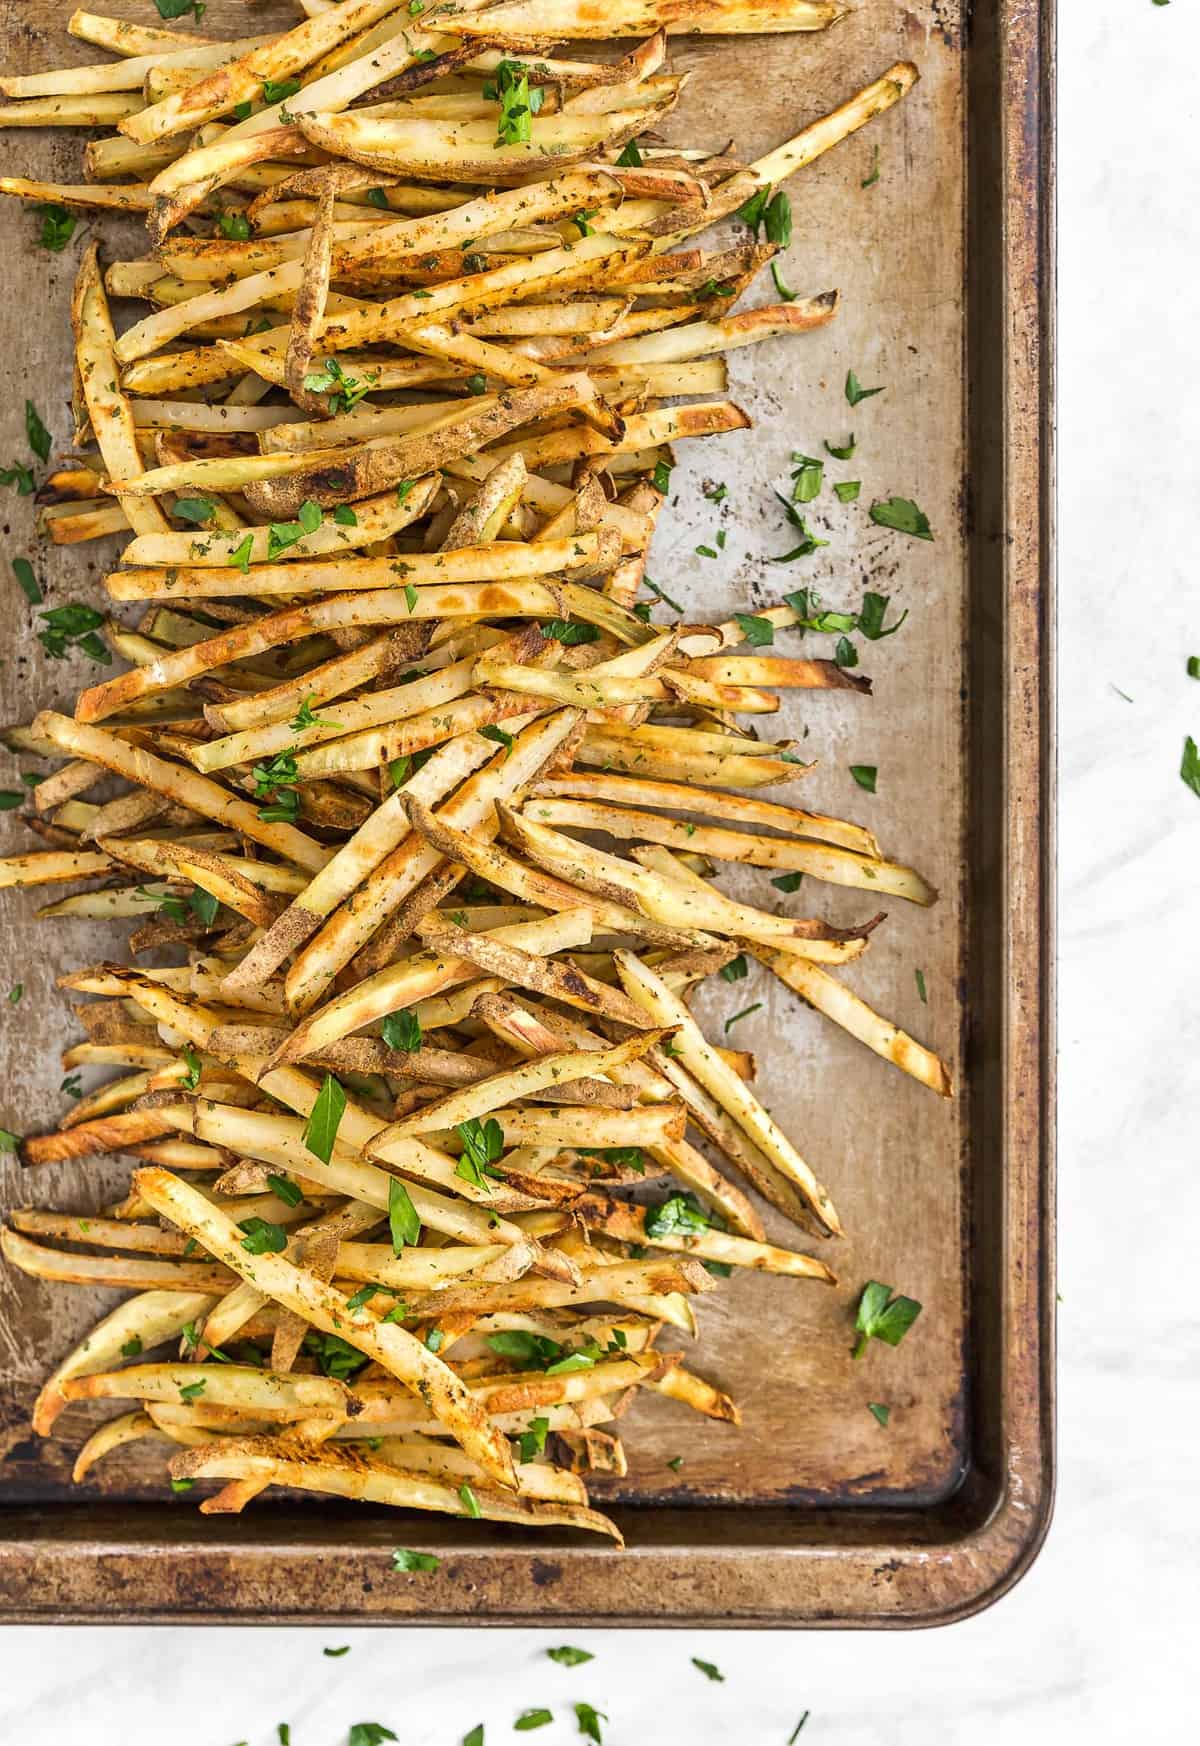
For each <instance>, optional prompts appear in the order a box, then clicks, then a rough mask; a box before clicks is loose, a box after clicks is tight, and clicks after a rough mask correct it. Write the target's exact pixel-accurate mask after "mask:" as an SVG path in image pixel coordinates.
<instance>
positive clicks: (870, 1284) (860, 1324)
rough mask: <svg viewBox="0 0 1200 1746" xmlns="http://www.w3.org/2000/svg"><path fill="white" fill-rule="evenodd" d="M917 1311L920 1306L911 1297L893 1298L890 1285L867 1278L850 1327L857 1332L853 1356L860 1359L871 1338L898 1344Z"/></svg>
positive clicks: (917, 1313) (919, 1310)
mask: <svg viewBox="0 0 1200 1746" xmlns="http://www.w3.org/2000/svg"><path fill="white" fill-rule="evenodd" d="M920 1313H921V1305H920V1304H919V1303H918V1302H917V1300H916V1299H915V1298H913V1297H893V1296H892V1287H891V1286H890V1285H881V1284H880V1283H879V1281H878V1280H877V1279H870V1280H868V1281H867V1283H866V1285H865V1286H864V1287H863V1294H862V1296H861V1298H860V1299H859V1301H858V1315H857V1316H856V1318H855V1322H854V1326H855V1330H856V1331H857V1333H858V1340H857V1342H856V1343H855V1347H854V1352H853V1356H854V1357H855V1358H861V1357H862V1355H863V1353H864V1352H865V1351H866V1349H867V1347H868V1345H869V1344H870V1342H871V1341H872V1340H883V1341H884V1342H885V1344H887V1345H889V1346H898V1345H899V1344H900V1342H901V1340H902V1339H903V1338H904V1336H905V1334H907V1332H908V1330H909V1329H910V1328H911V1327H912V1325H913V1323H914V1322H915V1321H916V1319H917V1317H918V1316H919V1315H920Z"/></svg>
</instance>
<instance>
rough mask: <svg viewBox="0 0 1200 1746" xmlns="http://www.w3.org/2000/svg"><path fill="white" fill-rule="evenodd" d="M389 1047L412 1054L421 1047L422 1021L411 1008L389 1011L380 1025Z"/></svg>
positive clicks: (405, 1053) (402, 1052)
mask: <svg viewBox="0 0 1200 1746" xmlns="http://www.w3.org/2000/svg"><path fill="white" fill-rule="evenodd" d="M379 1028H380V1031H381V1033H382V1035H383V1040H384V1042H385V1043H386V1044H387V1046H388V1048H389V1049H395V1050H397V1051H398V1052H399V1053H400V1054H404V1055H411V1054H412V1053H413V1052H414V1050H417V1049H419V1048H420V1047H421V1021H420V1019H419V1018H418V1017H417V1015H416V1013H415V1012H414V1011H412V1009H411V1008H406V1009H405V1010H404V1011H402V1012H389V1013H388V1015H387V1017H386V1018H385V1019H384V1021H383V1023H382V1025H381V1026H380V1027H379Z"/></svg>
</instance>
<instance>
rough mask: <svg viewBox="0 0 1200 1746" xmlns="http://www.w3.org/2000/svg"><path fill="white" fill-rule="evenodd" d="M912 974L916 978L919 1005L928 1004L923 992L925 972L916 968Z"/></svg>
mask: <svg viewBox="0 0 1200 1746" xmlns="http://www.w3.org/2000/svg"><path fill="white" fill-rule="evenodd" d="M914 975H915V976H916V979H917V993H918V994H919V995H920V997H921V1005H922V1006H928V1005H929V1000H928V997H927V995H926V993H925V972H924V971H923V970H917V971H914Z"/></svg>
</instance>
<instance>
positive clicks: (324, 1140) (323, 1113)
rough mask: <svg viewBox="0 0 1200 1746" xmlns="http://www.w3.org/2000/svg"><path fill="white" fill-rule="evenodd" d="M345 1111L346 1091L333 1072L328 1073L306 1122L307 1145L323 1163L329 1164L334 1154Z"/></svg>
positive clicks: (305, 1140)
mask: <svg viewBox="0 0 1200 1746" xmlns="http://www.w3.org/2000/svg"><path fill="white" fill-rule="evenodd" d="M345 1113H346V1093H345V1092H344V1091H343V1090H342V1087H341V1085H340V1084H339V1083H338V1081H337V1080H336V1079H335V1078H334V1076H333V1074H332V1073H327V1074H326V1075H325V1082H324V1084H323V1085H322V1086H321V1089H320V1091H319V1092H318V1093H317V1101H316V1102H315V1103H314V1104H313V1106H312V1113H311V1115H310V1116H309V1118H308V1120H307V1122H306V1123H305V1124H304V1144H305V1147H306V1149H307V1150H308V1151H310V1152H311V1153H312V1155H313V1157H314V1158H319V1159H320V1160H321V1162H322V1164H328V1162H329V1160H330V1158H331V1157H332V1156H333V1147H334V1142H335V1140H336V1139H337V1131H338V1128H339V1126H340V1125H341V1120H342V1117H343V1115H344V1114H345Z"/></svg>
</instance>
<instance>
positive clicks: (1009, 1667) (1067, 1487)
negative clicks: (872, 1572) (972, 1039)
mask: <svg viewBox="0 0 1200 1746" xmlns="http://www.w3.org/2000/svg"><path fill="white" fill-rule="evenodd" d="M1060 11H1061V14H1062V17H1061V40H1060V66H1061V111H1060V140H1061V153H1060V166H1059V188H1060V203H1061V290H1062V313H1061V318H1060V406H1061V416H1060V445H1059V452H1060V457H1061V607H1060V622H1061V775H1062V854H1061V865H1062V882H1061V920H1060V941H1061V958H1062V991H1061V992H1062V1000H1061V1041H1062V1087H1061V1145H1060V1152H1061V1233H1062V1243H1061V1288H1062V1295H1063V1304H1062V1307H1061V1311H1060V1339H1061V1377H1060V1387H1059V1401H1060V1412H1061V1442H1060V1474H1059V1503H1058V1513H1057V1519H1056V1522H1055V1524H1054V1527H1053V1530H1052V1532H1051V1535H1050V1539H1049V1543H1048V1545H1047V1547H1046V1549H1045V1551H1044V1552H1043V1553H1042V1556H1041V1558H1040V1559H1039V1561H1038V1563H1037V1564H1036V1566H1035V1567H1034V1569H1033V1570H1032V1572H1031V1573H1030V1574H1029V1575H1028V1576H1027V1577H1026V1579H1025V1581H1024V1582H1023V1583H1022V1584H1021V1585H1020V1587H1019V1588H1018V1589H1017V1590H1016V1591H1014V1592H1013V1593H1012V1594H1011V1595H1009V1596H1008V1597H1007V1598H1006V1599H1005V1600H1003V1601H1002V1602H1001V1603H1000V1604H999V1606H997V1607H995V1608H993V1609H992V1610H991V1611H989V1612H987V1613H985V1614H984V1615H982V1616H981V1617H979V1618H976V1619H973V1620H970V1621H968V1622H967V1623H964V1624H961V1625H957V1626H954V1627H952V1628H950V1629H948V1630H942V1631H936V1632H927V1633H919V1634H914V1635H909V1634H888V1635H875V1636H865V1637H864V1636H857V1635H854V1636H852V1635H849V1634H836V1635H822V1636H819V1637H818V1636H807V1637H781V1636H768V1635H763V1634H757V1633H751V1634H740V1635H734V1634H723V1633H716V1632H708V1633H687V1634H685V1635H676V1634H664V1635H656V1634H655V1635H652V1634H650V1633H642V1632H636V1633H627V1634H618V1633H605V1632H588V1631H583V1632H572V1633H570V1634H569V1636H570V1638H571V1640H573V1641H576V1642H580V1643H583V1644H585V1645H586V1646H587V1647H589V1648H590V1649H592V1650H594V1651H595V1652H596V1659H595V1661H594V1662H593V1663H591V1664H590V1665H589V1666H587V1667H584V1668H581V1669H577V1670H574V1671H571V1670H565V1669H562V1668H559V1667H557V1666H555V1665H553V1664H552V1663H550V1662H548V1661H547V1660H546V1659H545V1655H544V1650H545V1648H546V1646H547V1643H548V1642H551V1641H553V1640H554V1639H553V1638H547V1637H546V1636H544V1635H543V1634H541V1633H538V1632H533V1631H520V1632H471V1633H468V1632H466V1631H460V1630H444V1631H437V1632H431V1633H426V1634H419V1635H413V1634H404V1633H399V1632H395V1633H387V1632H368V1631H347V1632H340V1633H337V1632H320V1633H313V1632H308V1631H303V1630H275V1631H270V1632H256V1633H246V1632H234V1631H232V1630H204V1631H202V1630H190V1631H189V1630H132V1629H120V1630H102V1629H95V1630H76V1631H72V1632H70V1633H67V1632H65V1631H52V1630H48V1629H22V1630H10V1631H8V1632H7V1633H5V1634H4V1636H3V1637H2V1638H0V1724H2V1726H0V1736H2V1737H3V1738H4V1739H6V1740H11V1741H13V1742H14V1743H15V1742H17V1741H21V1742H26V1741H29V1742H32V1741H35V1740H38V1741H41V1740H45V1741H55V1742H62V1743H63V1746H82V1742H84V1741H85V1740H86V1741H87V1742H88V1746H159V1743H160V1742H162V1741H164V1740H170V1741H171V1742H172V1746H233V1743H234V1742H237V1741H246V1742H248V1743H249V1746H271V1743H273V1742H274V1741H275V1740H276V1738H277V1736H276V1724H277V1723H278V1722H281V1721H287V1722H289V1723H290V1725H291V1730H292V1739H293V1741H294V1742H295V1746H344V1743H345V1741H346V1738H347V1733H348V1729H349V1725H350V1724H351V1723H352V1722H354V1721H356V1720H360V1719H364V1718H371V1719H375V1720H379V1721H382V1722H384V1723H386V1724H388V1725H389V1726H390V1727H392V1728H393V1729H394V1730H395V1732H396V1734H397V1735H398V1736H399V1738H400V1740H401V1741H402V1742H403V1743H404V1746H457V1742H458V1741H459V1740H460V1739H461V1738H462V1736H463V1735H464V1734H465V1733H466V1732H467V1730H468V1729H469V1728H470V1727H471V1726H472V1725H473V1724H475V1723H476V1722H479V1721H486V1723H487V1740H488V1742H489V1746H493V1743H494V1742H496V1741H499V1740H508V1739H510V1738H515V1736H513V1735H512V1734H511V1733H510V1725H511V1721H512V1719H513V1717H514V1716H515V1715H516V1714H517V1713H518V1712H519V1711H520V1710H521V1709H523V1708H525V1707H527V1706H531V1705H538V1704H547V1705H549V1706H551V1707H553V1708H557V1709H559V1710H560V1711H561V1712H562V1717H563V1719H560V1720H559V1721H558V1722H556V1724H555V1725H554V1727H553V1728H548V1729H546V1730H545V1731H544V1732H539V1733H538V1734H537V1735H536V1736H535V1738H536V1739H537V1740H538V1741H539V1743H542V1746H560V1743H565V1742H567V1741H568V1740H574V1739H576V1738H578V1736H577V1735H576V1732H575V1727H574V1720H573V1718H572V1717H571V1716H570V1712H569V1710H568V1709H567V1707H566V1706H567V1705H568V1703H569V1702H571V1701H574V1700H575V1699H577V1698H582V1699H586V1700H587V1701H589V1702H591V1703H593V1704H595V1705H596V1706H597V1707H598V1708H600V1709H602V1710H606V1711H607V1712H608V1714H609V1716H610V1718H611V1721H610V1724H609V1726H608V1727H607V1729H606V1732H605V1737H606V1741H608V1742H610V1743H611V1746H633V1743H634V1742H638V1743H647V1746H660V1743H661V1746H684V1743H685V1742H686V1743H687V1746H707V1743H709V1742H716V1741H718V1740H720V1741H725V1740H729V1739H736V1740H738V1741H742V1740H745V1741H747V1742H751V1741H752V1742H755V1743H756V1746H757V1743H760V1742H761V1743H762V1746H784V1742H785V1741H787V1739H788V1736H789V1734H790V1733H791V1731H792V1729H793V1727H794V1725H795V1723H796V1721H797V1719H798V1717H799V1716H800V1714H801V1713H802V1712H803V1711H804V1710H805V1709H809V1710H810V1711H811V1719H810V1721H809V1723H808V1725H807V1728H806V1729H805V1731H804V1733H803V1735H802V1736H801V1740H802V1741H803V1742H807V1741H809V1740H812V1741H813V1742H814V1746H816V1743H817V1742H821V1743H825V1742H830V1743H836V1746H860V1743H861V1746H867V1743H874V1742H884V1741H886V1742H888V1746H930V1743H932V1742H937V1743H938V1746H958V1743H960V1742H961V1743H963V1746H966V1743H968V1742H969V1746H1000V1743H1001V1742H1003V1743H1004V1746H1009V1743H1010V1742H1011V1741H1012V1740H1014V1739H1016V1738H1021V1739H1024V1740H1028V1741H1031V1742H1041V1741H1044V1740H1050V1739H1054V1740H1055V1741H1057V1742H1059V1743H1060V1746H1076V1743H1079V1746H1082V1743H1083V1742H1084V1741H1087V1742H1088V1743H1089V1746H1091V1743H1093V1742H1101V1741H1102V1742H1108V1741H1118V1740H1122V1741H1124V1740H1145V1741H1153V1742H1155V1743H1156V1746H1170V1743H1173V1742H1176V1741H1183V1740H1185V1739H1188V1740H1194V1739H1195V1738H1196V1726H1197V1724H1196V1700H1195V1681H1194V1652H1193V1650H1192V1646H1191V1643H1190V1641H1189V1638H1190V1636H1191V1628H1190V1625H1189V1620H1190V1619H1191V1618H1192V1617H1193V1616H1194V1602H1195V1594H1196V1576H1195V1570H1196V1552H1197V1532H1196V1527H1195V1511H1194V1508H1193V1507H1192V1506H1191V1503H1190V1496H1191V1492H1192V1487H1191V1486H1190V1484H1189V1480H1190V1477H1191V1473H1192V1471H1193V1467H1194V1463H1193V1461H1192V1460H1191V1457H1192V1454H1193V1449H1194V1444H1195V1439H1196V1436H1197V1433H1198V1432H1200V1365H1198V1362H1197V1361H1198V1359H1200V1336H1198V1332H1197V1320H1196V1316H1195V1312H1194V1308H1193V1304H1194V1296H1195V1294H1194V1291H1193V1290H1191V1289H1190V1288H1189V1287H1190V1282H1191V1278H1192V1274H1193V1265H1194V1263H1193V1255H1194V1249H1195V1226H1196V1215H1197V1214H1198V1213H1200V1190H1198V1188H1197V1185H1196V1173H1195V1163H1194V1110H1195V1105H1194V1102H1193V1099H1194V1097H1195V1095H1196V1091H1197V1088H1198V1085H1200V1065H1198V1064H1197V1056H1196V1054H1195V1053H1194V1052H1193V1051H1194V1050H1195V1048H1196V1044H1197V1041H1198V1032H1200V1021H1198V1020H1197V1018H1196V1016H1195V1015H1196V1010H1197V1009H1196V1000H1195V991H1196V988H1197V986H1198V985H1200V927H1198V926H1197V920H1196V918H1197V910H1198V901H1197V896H1196V879H1195V871H1194V866H1193V864H1192V863H1190V862H1189V860H1188V858H1187V857H1188V852H1189V849H1190V848H1191V846H1192V844H1193V843H1194V841H1195V833H1196V831H1197V827H1198V826H1200V810H1198V808H1200V801H1198V800H1197V799H1196V798H1195V797H1194V796H1192V795H1190V794H1189V793H1188V791H1187V789H1186V788H1185V787H1184V786H1183V784H1182V783H1181V782H1180V781H1179V778H1178V774H1177V771H1178V766H1179V757H1180V750H1181V746H1182V741H1183V737H1184V735H1185V733H1187V732H1189V731H1190V732H1192V733H1193V734H1195V735H1197V736H1198V737H1200V686H1198V685H1197V684H1196V683H1195V682H1194V681H1192V680H1189V679H1188V678H1187V677H1186V676H1185V673H1184V659H1185V657H1186V655H1188V654H1189V653H1193V652H1195V653H1200V615H1198V613H1197V609H1196V606H1195V599H1194V587H1195V583H1194V575H1195V568H1196V566H1195V559H1194V555H1193V554H1194V548H1195V543H1196V501H1197V489H1198V487H1200V459H1198V457H1200V329H1198V328H1197V325H1196V321H1195V284H1194V281H1195V275H1196V271H1197V267H1198V266H1200V202H1197V199H1196V194H1195V168H1196V161H1195V159H1196V155H1195V138H1196V125H1197V121H1198V120H1200V115H1198V113H1197V110H1198V100H1197V95H1196V88H1195V84H1194V79H1193V76H1192V73H1191V66H1192V65H1194V64H1195V62H1196V59H1197V56H1200V17H1198V16H1197V10H1196V8H1195V7H1194V6H1192V7H1190V6H1188V5H1187V4H1186V0H1175V3H1174V4H1172V5H1171V6H1169V7H1161V8H1160V7H1156V6H1154V5H1152V4H1151V0H1121V3H1120V4H1117V3H1116V0H1061V6H1060ZM1118 686H1119V687H1120V689H1121V690H1122V691H1124V692H1126V693H1128V695H1129V697H1130V698H1132V702H1125V701H1124V700H1123V699H1122V697H1121V696H1120V695H1118V692H1117V690H1116V689H1115V687H1118ZM1189 1213H1190V1214H1191V1217H1190V1218H1189V1216H1188V1215H1189ZM1189 1602H1191V1603H1192V1604H1191V1605H1189ZM340 1643H349V1644H350V1645H351V1653H350V1654H349V1655H347V1656H345V1657H343V1658H341V1659H337V1660H327V1659H325V1658H324V1657H323V1655H322V1653H321V1650H322V1646H323V1645H324V1644H340ZM692 1655H700V1656H703V1657H707V1658H709V1659H711V1660H713V1661H715V1662H717V1663H719V1665H720V1666H721V1668H722V1669H723V1671H724V1673H725V1675H726V1680H725V1683H724V1684H723V1685H712V1684H710V1683H709V1682H708V1681H706V1680H705V1679H703V1678H702V1677H701V1675H700V1674H699V1673H697V1672H696V1670H695V1669H694V1668H693V1667H692V1666H691V1665H690V1661H689V1657H690V1656H692ZM568 1722H569V1723H570V1725H568Z"/></svg>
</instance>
